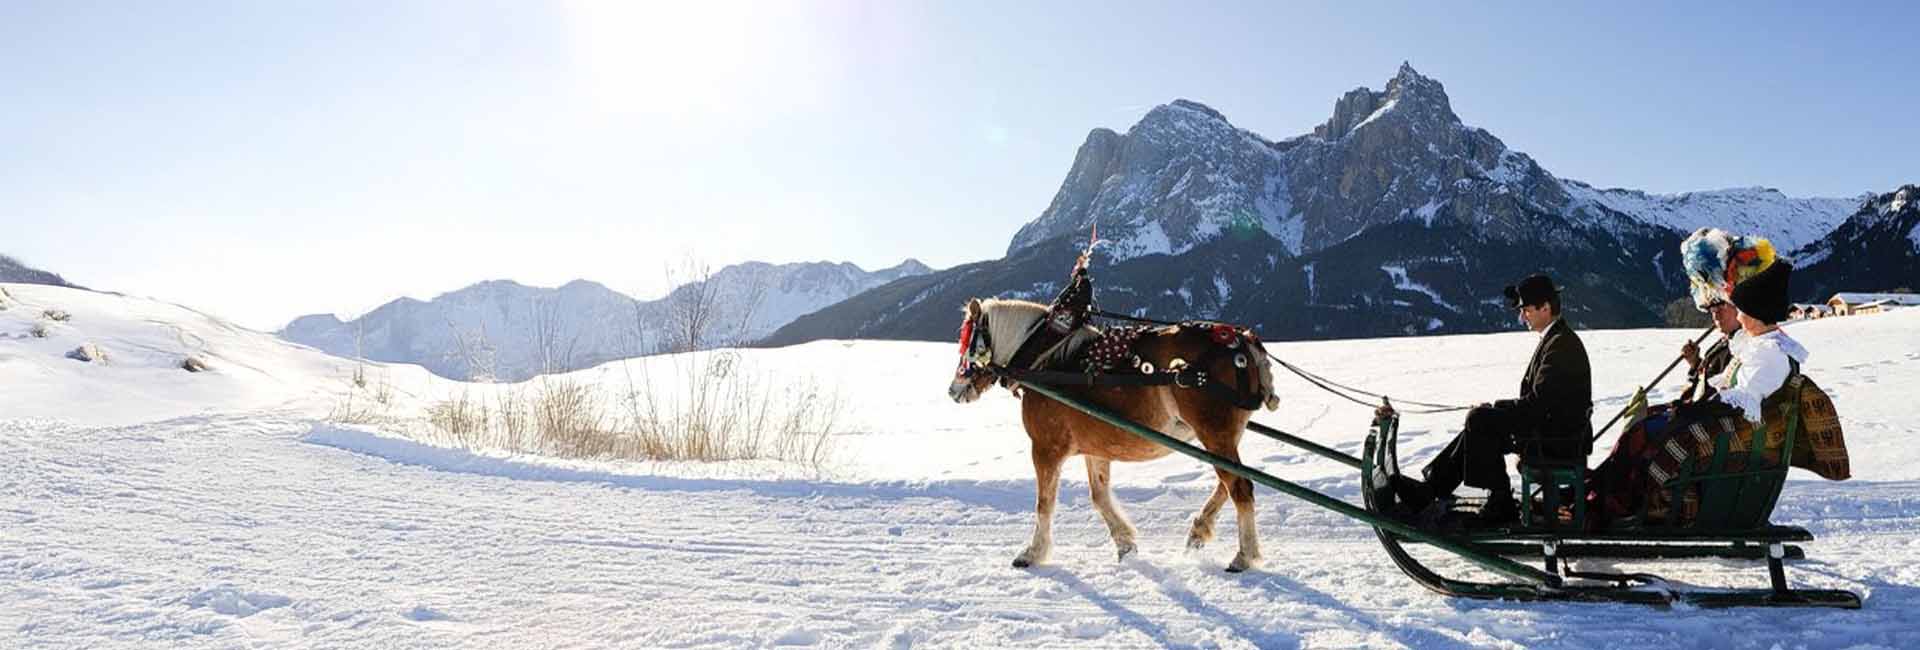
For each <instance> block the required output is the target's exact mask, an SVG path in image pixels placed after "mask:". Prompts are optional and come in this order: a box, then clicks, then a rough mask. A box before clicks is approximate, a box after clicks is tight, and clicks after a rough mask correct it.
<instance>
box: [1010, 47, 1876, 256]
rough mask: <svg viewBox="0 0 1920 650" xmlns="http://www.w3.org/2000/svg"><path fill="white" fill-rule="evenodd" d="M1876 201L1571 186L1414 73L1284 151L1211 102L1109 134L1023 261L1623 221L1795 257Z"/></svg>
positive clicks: (1405, 71)
mask: <svg viewBox="0 0 1920 650" xmlns="http://www.w3.org/2000/svg"><path fill="white" fill-rule="evenodd" d="M1863 198H1865V197H1864V196H1862V197H1855V198H1841V199H1822V198H1814V199H1803V198H1793V197H1788V196H1785V195H1783V194H1781V193H1780V192H1778V191H1776V190H1770V189H1765V188H1749V189H1729V190H1715V191H1707V192H1689V193H1685V194H1678V195H1656V194H1647V193H1645V192H1639V191H1635V190H1622V189H1607V190H1600V189H1595V188H1594V187H1592V186H1591V185H1588V184H1586V183H1582V182H1580V181H1574V180H1565V179H1560V178H1558V177H1556V176H1554V175H1553V174H1551V173H1550V172H1548V171H1547V170H1546V169H1544V168H1542V167H1541V166H1540V165H1539V164H1538V163H1537V162H1535V161H1534V160H1533V158H1532V157H1530V156H1528V155H1527V154H1525V153H1523V152H1519V151H1515V150H1512V149H1509V148H1508V147H1507V146H1506V144H1505V143H1503V142H1501V141H1500V139H1499V138H1497V137H1495V136H1494V135H1493V134H1492V133H1489V132H1487V131H1486V130H1485V129H1480V128H1476V127H1472V126H1468V125H1466V124H1464V123H1462V122H1461V120H1460V118H1459V117H1458V116H1457V115H1455V114H1454V112H1453V108H1452V105H1451V103H1450V101H1449V100H1448V98H1447V94H1446V90H1445V88H1444V87H1443V86H1442V85H1441V84H1440V82H1439V81H1436V80H1434V79H1431V78H1428V77H1425V76H1422V75H1421V74H1420V73H1419V72H1417V71H1415V70H1414V69H1413V67H1412V66H1411V65H1402V66H1401V67H1400V70H1399V73H1398V74H1396V75H1395V76H1394V77H1393V79H1391V80H1389V81H1388V82H1387V84H1386V89H1385V90H1382V91H1375V90H1370V89H1367V88H1356V89H1354V90H1352V91H1349V92H1348V93H1347V94H1346V95H1345V96H1343V97H1341V98H1340V99H1339V100H1338V101H1336V102H1335V103H1334V113H1333V116H1332V117H1330V118H1328V119H1327V121H1326V123H1324V124H1321V125H1319V126H1317V127H1314V129H1313V132H1312V133H1311V134H1307V135H1301V136H1297V137H1294V138H1289V139H1286V140H1281V141H1277V142H1275V141H1270V140H1267V139H1265V138H1263V137H1261V136H1260V135H1258V134H1255V133H1253V132H1250V131H1247V130H1244V129H1240V128H1238V127H1235V126H1233V125H1232V124H1231V123H1229V122H1228V121H1227V119H1226V117H1225V116H1223V115H1221V114H1220V113H1219V112H1218V111H1215V110H1213V109H1211V108H1208V107H1206V106H1204V105H1202V104H1199V103H1197V102H1193V101H1188V100H1175V101H1174V102H1173V103H1170V104H1166V105H1163V106H1160V107H1157V108H1154V109H1153V110H1151V111H1149V112H1148V113H1147V115H1146V117H1144V118H1143V119H1141V120H1140V122H1139V123H1138V124H1135V125H1134V127H1133V128H1132V129H1129V130H1128V131H1127V133H1126V135H1120V134H1117V133H1114V132H1113V131H1110V130H1107V129H1094V130H1093V132H1092V133H1090V134H1088V136H1087V140H1086V143H1085V144H1082V145H1081V147H1080V152H1079V154H1078V155H1077V156H1076V157H1075V160H1074V163H1073V166H1072V168H1071V169H1069V170H1068V172H1067V178H1066V180H1065V181H1064V182H1063V183H1062V184H1061V187H1060V190H1059V192H1058V193H1057V194H1055V196H1054V200H1053V202H1052V203H1051V204H1050V205H1049V206H1048V207H1047V209H1046V211H1045V212H1043V213H1041V215H1040V217H1039V218H1037V219H1034V220H1033V221H1032V222H1031V223H1029V224H1027V225H1026V226H1025V227H1023V228H1021V229H1020V231H1019V232H1017V233H1015V234H1014V237H1013V240H1012V243H1011V244H1010V245H1009V246H1008V252H1009V253H1012V252H1013V251H1016V250H1019V249H1021V248H1025V247H1027V246H1032V245H1034V244H1037V243H1040V242H1043V241H1046V240H1049V239H1052V238H1055V237H1061V236H1073V235H1078V236H1081V237H1084V236H1085V234H1086V232H1087V231H1088V229H1089V227H1090V226H1091V225H1092V224H1094V223H1096V222H1097V223H1098V224H1099V226H1100V232H1101V236H1102V238H1103V239H1108V240H1110V241H1111V242H1112V243H1113V248H1112V250H1111V253H1110V255H1111V256H1112V257H1113V258H1114V259H1116V260H1125V259H1130V258H1133V257H1138V256H1140V255H1147V254H1152V253H1166V254H1172V255H1179V254H1182V253H1185V252H1187V251H1189V250H1191V249H1192V248H1193V247H1194V246H1196V245H1198V244H1201V243H1204V242H1206V241H1210V240H1213V239H1216V238H1218V237H1220V236H1221V235H1222V234H1223V233H1226V232H1229V231H1232V230H1235V229H1249V228H1251V229H1258V230H1261V231H1263V232H1265V233H1266V234H1267V235H1269V236H1271V237H1272V238H1274V239H1276V240H1278V241H1279V242H1280V243H1281V245H1282V248H1283V249H1284V250H1285V252H1286V253H1288V254H1290V255H1296V256H1297V255H1302V254H1307V253H1312V252H1315V251H1319V250H1323V249H1325V248H1326V247H1328V246H1331V245H1334V244H1337V243H1339V242H1342V241H1345V240H1347V239H1348V238H1351V237H1353V236H1355V235H1356V234H1358V233H1359V232H1360V231H1362V230H1365V229H1367V228H1370V227H1374V226H1378V225H1381V224H1384V223H1390V222H1393V221H1399V220H1405V219H1420V220H1422V221H1423V222H1426V223H1432V222H1433V221H1435V220H1452V221H1456V222H1459V223H1462V224H1466V225H1470V226H1472V227H1474V228H1475V229H1476V230H1478V231H1481V232H1483V233H1486V234H1489V235H1492V236H1496V237H1503V238H1525V237H1529V236H1532V235H1536V234H1538V232H1539V230H1540V224H1538V223H1537V220H1535V219H1532V218H1531V217H1530V213H1549V214H1556V215H1560V216H1564V217H1568V218H1570V219H1571V220H1573V221H1574V222H1575V223H1577V224H1580V225H1594V224H1607V223H1608V222H1609V221H1610V220H1611V219H1613V218H1614V217H1616V216H1625V217H1628V218H1630V219H1631V220H1632V221H1635V222H1639V223H1642V224H1647V225H1651V226H1655V227H1658V228H1661V229H1666V230H1674V231H1682V232H1686V231H1691V230H1693V229H1694V228H1698V227H1700V226H1704V225H1715V226H1720V227H1724V228H1733V229H1736V230H1738V231H1740V232H1752V233H1758V234H1763V235H1766V236H1769V237H1772V238H1774V239H1776V240H1778V241H1779V242H1780V243H1781V247H1782V248H1783V249H1788V250H1791V249H1792V248H1795V247H1798V246H1802V245H1805V244H1807V243H1809V242H1811V241H1813V240H1814V239H1817V238H1819V237H1820V236H1822V235H1824V234H1826V233H1827V232H1828V231H1830V230H1832V229H1833V227H1834V226H1835V225H1838V224H1839V223H1840V221H1841V220H1842V219H1844V218H1846V216H1847V215H1848V214H1850V213H1852V211H1853V210H1854V208H1856V207H1857V206H1858V205H1859V203H1860V201H1861V200H1862V199H1863Z"/></svg>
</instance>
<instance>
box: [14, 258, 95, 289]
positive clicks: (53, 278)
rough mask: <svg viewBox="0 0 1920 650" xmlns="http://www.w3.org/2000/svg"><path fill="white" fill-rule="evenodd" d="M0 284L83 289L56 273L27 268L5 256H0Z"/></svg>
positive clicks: (18, 261)
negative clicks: (15, 283)
mask: <svg viewBox="0 0 1920 650" xmlns="http://www.w3.org/2000/svg"><path fill="white" fill-rule="evenodd" d="M0 282H20V283H24V284H50V285H53V286H56V287H72V288H75V289H80V288H83V287H80V286H77V285H75V284H73V283H71V282H68V281H67V279H66V278H63V277H60V274H58V273H50V272H47V271H42V270H40V269H36V268H33V267H31V266H27V265H26V264H23V263H21V262H20V260H16V259H14V258H12V257H8V256H6V255H0Z"/></svg>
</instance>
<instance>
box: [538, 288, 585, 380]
mask: <svg viewBox="0 0 1920 650" xmlns="http://www.w3.org/2000/svg"><path fill="white" fill-rule="evenodd" d="M530 315H531V316H532V319H533V342H534V347H535V350H534V352H535V354H539V355H540V374H543V375H551V374H554V373H559V372H566V371H569V370H573V369H574V351H575V350H576V349H578V348H579V346H580V335H581V332H580V331H578V329H577V328H576V331H574V332H573V333H571V334H566V333H563V332H562V330H563V329H564V327H563V325H564V323H565V320H566V319H565V314H563V313H561V310H560V307H559V306H558V305H555V304H553V302H551V301H546V300H541V299H539V298H534V299H533V300H532V305H531V314H530Z"/></svg>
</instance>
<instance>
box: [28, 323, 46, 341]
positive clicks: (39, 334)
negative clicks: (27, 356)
mask: <svg viewBox="0 0 1920 650" xmlns="http://www.w3.org/2000/svg"><path fill="white" fill-rule="evenodd" d="M27 333H28V334H32V335H33V338H36V339H44V338H47V334H48V333H49V331H48V329H47V324H46V323H44V322H42V323H34V324H33V329H30V330H27Z"/></svg>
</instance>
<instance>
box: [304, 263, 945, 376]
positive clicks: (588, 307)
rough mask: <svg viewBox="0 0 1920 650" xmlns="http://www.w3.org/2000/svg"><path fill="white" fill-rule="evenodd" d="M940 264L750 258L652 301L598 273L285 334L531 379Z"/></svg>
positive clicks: (444, 372) (747, 329)
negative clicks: (594, 278) (599, 279)
mask: <svg viewBox="0 0 1920 650" xmlns="http://www.w3.org/2000/svg"><path fill="white" fill-rule="evenodd" d="M930 271H931V269H929V268H927V266H926V265H924V264H921V263H920V262H919V261H917V260H912V259H909V260H907V261H905V262H903V263H901V264H899V265H897V266H894V267H892V268H888V269H883V270H879V271H872V272H869V271H866V270H863V269H861V268H860V267H859V266H856V265H853V264H848V263H840V264H833V263H827V262H815V263H800V264H780V265H773V264H766V263H761V262H749V263H745V264H736V265H732V266H728V267H725V268H722V269H720V270H719V271H716V272H713V273H712V275H711V276H709V277H707V278H706V279H705V280H704V281H696V282H689V283H687V284H685V285H682V286H679V287H677V288H675V289H674V290H673V291H672V292H671V293H669V294H668V295H667V296H666V297H665V298H661V299H659V300H652V301H641V300H636V299H634V298H632V297H629V296H627V295H624V294H622V293H620V292H617V291H614V290H612V289H608V288H607V287H605V286H602V285H600V284H598V283H594V282H589V281H586V280H576V281H573V282H570V283H567V284H566V285H565V286H561V287H558V288H552V289H548V288H540V287H528V286H524V285H521V284H518V283H515V282H513V281H510V280H493V281H488V282H482V283H479V284H475V285H472V286H469V287H466V288H464V289H460V290H457V291H453V292H450V293H446V294H442V295H440V296H439V297H436V298H434V299H433V300H430V301H420V300H415V299H412V298H401V299H398V300H394V301H392V302H389V303H387V304H385V305H381V306H380V307H379V308H376V309H374V310H373V311H371V312H368V313H367V314H365V315H363V316H360V317H358V318H355V319H353V320H350V321H342V320H340V319H339V318H337V317H335V316H334V315H332V314H313V315H309V316H302V317H299V318H296V319H294V320H293V322H291V323H289V324H288V325H287V326H286V327H285V328H284V329H282V330H280V332H278V334H279V335H280V336H281V337H283V338H285V339H287V340H290V341H293V342H296V343H302V344H305V345H309V346H313V347H315V348H319V349H320V350H323V351H326V352H329V353H332V354H336V355H340V356H344V357H354V356H364V357H365V358H367V359H371V360H375V361H386V362H398V363H414V364H419V365H421V366H424V367H426V368H427V369H428V370H430V371H432V372H433V373H434V374H437V375H440V376H443V377H449V378H454V379H475V378H477V379H488V380H498V381H519V380H523V379H526V378H528V377H532V376H534V375H537V374H542V373H545V372H564V371H568V370H575V369H579V368H586V367H591V366H593V365H597V364H600V363H604V362H607V361H611V360H614V359H622V358H628V357H633V356H639V355H642V354H648V353H653V352H659V351H665V350H671V349H679V348H685V347H702V348H704V347H712V346H717V345H734V344H740V343H745V342H749V341H753V340H756V339H759V338H761V337H764V336H765V335H766V334H768V333H769V332H772V331H774V330H775V329H777V328H779V327H780V326H782V325H785V324H787V323H788V322H791V321H792V320H793V319H794V318H796V317H798V316H800V315H802V314H805V313H808V312H811V311H814V310H817V309H819V308H821V307H825V306H827V305H831V304H834V303H837V302H840V301H842V300H845V299H846V298H847V297H849V296H853V295H855V294H858V293H860V292H862V291H866V290H867V289H871V288H873V287H877V286H880V285H883V284H886V283H888V282H892V281H894V280H898V279H901V278H905V277H910V276H914V275H921V274H925V273H928V272H930ZM695 329H697V331H693V330H695ZM689 339H692V340H691V342H689Z"/></svg>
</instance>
